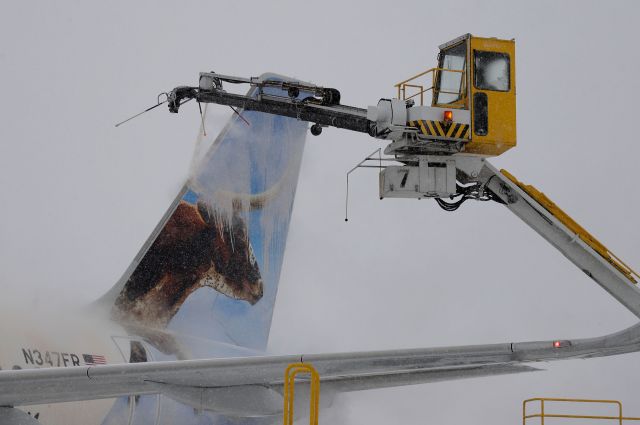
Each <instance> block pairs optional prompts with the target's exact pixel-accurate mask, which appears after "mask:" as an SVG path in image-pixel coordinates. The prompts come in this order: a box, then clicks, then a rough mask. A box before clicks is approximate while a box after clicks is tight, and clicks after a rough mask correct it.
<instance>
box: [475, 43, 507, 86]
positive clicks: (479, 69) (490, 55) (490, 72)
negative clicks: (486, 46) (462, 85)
mask: <svg viewBox="0 0 640 425" xmlns="http://www.w3.org/2000/svg"><path fill="white" fill-rule="evenodd" d="M473 63H474V68H475V71H474V75H473V81H474V82H473V84H474V85H475V86H476V88H478V89H480V90H493V91H509V88H510V81H509V79H510V78H509V77H510V75H509V55H508V54H506V53H500V52H483V51H481V50H474V52H473Z"/></svg>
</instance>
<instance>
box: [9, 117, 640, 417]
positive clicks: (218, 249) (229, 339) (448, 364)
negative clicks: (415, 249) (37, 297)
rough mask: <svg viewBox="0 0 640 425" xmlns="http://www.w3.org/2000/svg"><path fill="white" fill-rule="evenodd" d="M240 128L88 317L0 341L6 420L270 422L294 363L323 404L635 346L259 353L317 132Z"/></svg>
mask: <svg viewBox="0 0 640 425" xmlns="http://www.w3.org/2000/svg"><path fill="white" fill-rule="evenodd" d="M243 118H244V119H246V120H247V121H249V122H250V124H251V125H250V126H248V125H247V124H246V123H245V122H244V119H241V118H240V117H239V116H237V115H234V116H232V118H231V120H230V121H229V123H228V124H227V125H226V127H225V128H224V129H223V130H222V132H221V133H220V135H219V136H218V137H217V139H216V140H215V142H214V143H213V145H212V146H211V148H210V150H209V151H208V153H207V154H206V155H204V156H203V158H202V160H201V161H200V162H199V165H198V166H197V168H196V171H195V172H194V173H193V174H192V176H191V177H190V178H189V180H188V181H187V182H186V183H185V185H184V187H183V188H182V190H181V191H180V192H179V194H178V196H177V197H176V198H175V201H174V202H173V203H172V205H171V206H170V207H169V209H168V211H167V213H166V214H165V215H164V217H163V219H162V220H161V221H160V223H159V224H158V225H157V227H156V229H155V230H154V231H153V233H152V234H151V236H150V237H149V238H148V240H147V242H146V243H145V244H144V246H143V247H142V249H141V250H140V252H139V254H138V255H137V256H136V257H135V258H134V260H133V262H132V263H131V265H130V266H129V267H128V269H127V270H126V271H125V273H124V274H123V276H122V278H121V279H120V280H119V281H118V282H117V283H116V284H115V286H114V287H113V288H112V289H111V290H110V291H109V292H108V293H107V294H106V295H104V296H103V297H102V298H100V299H99V300H98V301H96V302H95V303H94V304H93V305H91V306H90V308H89V311H86V310H85V311H84V312H82V316H81V317H75V318H74V317H73V316H72V315H71V314H69V315H67V314H64V313H62V314H60V315H59V316H56V320H51V321H39V322H38V323H33V324H29V325H27V326H23V328H24V330H23V331H22V332H20V333H13V334H11V335H10V337H9V338H8V339H6V340H4V342H3V344H2V345H1V346H0V367H1V368H2V371H0V406H3V407H2V408H0V424H3V425H4V424H17V423H24V424H28V423H44V424H73V423H78V424H80V423H81V424H90V423H95V424H123V423H128V424H138V423H145V424H147V423H149V424H156V423H158V424H160V423H180V424H214V423H215V424H221V423H222V424H224V423H238V421H241V422H243V423H245V422H246V423H256V424H262V423H265V424H267V423H269V424H272V423H277V422H279V421H281V417H282V408H283V407H282V406H283V398H282V392H283V372H284V370H285V368H286V366H287V365H289V364H291V363H295V362H303V363H311V364H312V365H313V366H315V367H316V368H317V370H318V372H319V373H320V378H321V394H322V396H321V402H322V405H324V406H327V405H329V404H331V400H332V398H333V395H334V394H336V393H339V392H347V391H359V390H367V389H374V388H383V387H390V386H400V385H410V384H418V383H425V382H434V381H442V380H451V379H460V378H470V377H479V376H488V375H497V374H507V373H520V372H527V371H533V370H536V369H535V368H534V367H532V363H535V362H538V361H550V360H556V359H571V358H589V357H600V356H610V355H616V354H622V353H628V352H634V351H638V350H640V326H638V325H636V326H633V327H630V328H628V329H626V330H623V331H621V332H618V333H615V334H611V335H606V336H603V337H599V338H589V339H575V340H562V341H536V342H510V341H507V342H504V343H501V344H492V345H474V346H458V347H442V348H424V349H403V350H388V351H371V352H350V353H331V354H306V353H292V354H291V355H286V356H271V355H266V354H265V348H266V345H267V338H268V335H269V330H270V325H271V319H272V315H273V309H274V304H275V300H276V294H277V289H278V282H279V277H280V270H281V265H282V260H283V255H284V250H285V243H286V239H287V232H288V227H289V221H290V215H291V210H292V206H293V200H294V195H295V190H296V185H297V180H298V174H299V169H300V163H301V158H302V152H303V148H304V143H305V137H306V134H307V128H308V123H306V122H300V121H297V120H295V119H291V118H284V117H278V116H274V115H269V114H264V113H259V112H245V113H244V114H243ZM64 323H73V326H67V327H65V326H64V325H63V324H64ZM61 329H62V330H64V329H72V331H69V332H63V331H61ZM299 385H300V387H303V388H304V387H305V385H306V383H305V382H301V383H300V384H299ZM299 394H303V395H304V394H305V390H304V389H303V390H302V391H301V392H300V393H299ZM296 402H297V404H298V405H299V406H298V407H303V406H304V405H305V404H306V403H307V401H306V400H305V397H304V396H298V397H297V398H296ZM297 411H298V412H300V413H299V414H300V415H303V414H305V410H304V409H298V410H297Z"/></svg>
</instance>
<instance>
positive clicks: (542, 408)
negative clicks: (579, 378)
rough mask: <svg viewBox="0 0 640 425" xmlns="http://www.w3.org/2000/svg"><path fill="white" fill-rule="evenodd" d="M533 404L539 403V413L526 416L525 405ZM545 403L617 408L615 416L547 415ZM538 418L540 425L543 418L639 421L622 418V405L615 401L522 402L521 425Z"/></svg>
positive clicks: (539, 399) (533, 399)
mask: <svg viewBox="0 0 640 425" xmlns="http://www.w3.org/2000/svg"><path fill="white" fill-rule="evenodd" d="M533 402H540V413H534V414H531V415H527V405H528V404H529V403H533ZM545 402H554V403H557V402H559V403H593V404H610V405H614V406H616V407H617V410H618V415H617V416H605V415H569V414H559V413H548V411H547V410H545V407H548V404H547V405H545ZM531 418H540V425H544V420H545V418H564V419H601V420H615V421H618V423H619V425H622V422H623V421H640V418H636V417H630V416H623V415H622V403H620V402H619V401H617V400H586V399H580V398H541V397H537V398H530V399H527V400H524V401H523V402H522V425H526V422H527V419H531Z"/></svg>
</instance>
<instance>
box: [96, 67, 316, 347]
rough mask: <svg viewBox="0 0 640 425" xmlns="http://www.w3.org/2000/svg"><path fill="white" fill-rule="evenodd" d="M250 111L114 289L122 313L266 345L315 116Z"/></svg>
mask: <svg viewBox="0 0 640 425" xmlns="http://www.w3.org/2000/svg"><path fill="white" fill-rule="evenodd" d="M264 77H265V76H263V78H264ZM268 77H269V78H281V77H277V76H273V75H269V76H268ZM270 90H271V91H273V92H275V91H279V90H278V89H270ZM265 91H266V90H265ZM241 113H242V117H240V116H238V115H235V114H234V115H233V116H232V118H231V119H230V122H229V123H228V124H227V126H226V127H225V128H224V130H223V131H222V132H221V133H220V135H219V136H218V137H217V139H216V140H215V141H214V142H213V144H212V146H211V148H210V149H209V151H208V152H207V154H206V155H205V156H204V157H203V159H202V160H201V161H200V162H199V164H198V165H197V166H196V167H195V170H194V171H193V173H192V175H191V177H190V179H189V181H188V182H187V184H186V185H185V187H184V188H183V190H182V191H181V193H180V194H179V196H178V197H177V198H176V200H175V202H174V203H173V204H172V206H171V207H170V209H169V210H168V212H167V214H166V215H165V217H164V218H163V220H162V221H161V222H160V223H159V224H158V226H157V227H156V229H155V231H154V232H153V234H152V235H151V237H150V238H149V240H148V241H147V243H146V244H145V246H144V247H143V249H142V250H141V252H140V253H139V254H138V256H137V257H136V259H135V260H134V262H133V263H132V264H131V266H130V267H129V268H128V269H127V272H125V275H124V276H123V277H122V279H121V280H120V282H119V283H118V284H117V285H116V286H115V287H114V288H113V289H112V290H111V291H110V293H109V294H107V296H105V298H107V299H109V300H110V301H111V302H112V303H113V308H112V315H113V317H114V318H115V319H116V320H118V321H120V322H122V323H127V324H131V325H134V326H144V327H147V328H155V329H168V330H171V331H174V332H177V333H184V334H189V335H193V336H198V337H204V338H208V339H215V340H217V341H221V342H227V343H232V344H236V345H241V346H245V347H250V348H255V349H263V348H264V347H265V346H266V342H267V337H268V334H269V328H270V325H271V318H272V314H273V306H274V304H275V299H276V293H277V289H278V281H279V278H280V269H281V266H282V260H283V255H284V249H285V242H286V238H287V231H288V228H289V220H290V217H291V209H292V207H293V200H294V195H295V190H296V185H297V180H298V173H299V170H300V162H301V159H302V152H303V149H304V141H305V137H306V130H307V123H306V122H301V121H297V120H295V119H292V118H286V117H280V116H275V115H270V114H265V113H261V112H254V111H247V112H241ZM245 120H246V121H248V123H247V122H245Z"/></svg>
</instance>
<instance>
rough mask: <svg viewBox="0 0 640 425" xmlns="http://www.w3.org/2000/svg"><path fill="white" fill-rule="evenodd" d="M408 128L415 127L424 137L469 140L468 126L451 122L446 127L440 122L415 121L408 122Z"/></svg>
mask: <svg viewBox="0 0 640 425" xmlns="http://www.w3.org/2000/svg"><path fill="white" fill-rule="evenodd" d="M409 126H410V127H416V128H417V129H418V131H419V132H420V133H422V134H424V135H425V136H439V137H447V138H451V139H467V138H469V124H462V123H456V122H453V123H451V124H449V125H446V124H445V123H444V122H442V121H429V120H415V121H409Z"/></svg>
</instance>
